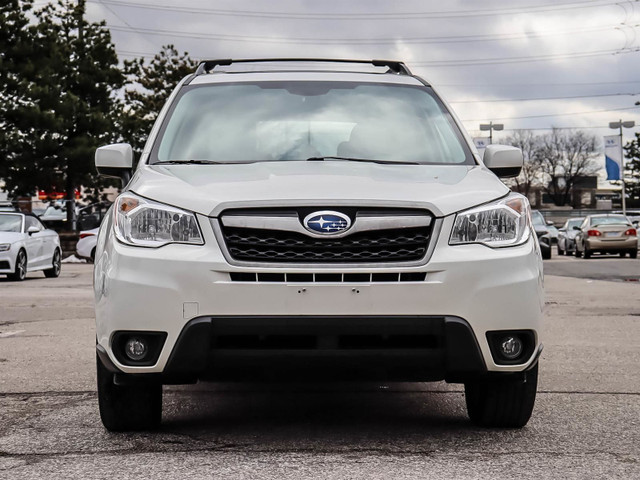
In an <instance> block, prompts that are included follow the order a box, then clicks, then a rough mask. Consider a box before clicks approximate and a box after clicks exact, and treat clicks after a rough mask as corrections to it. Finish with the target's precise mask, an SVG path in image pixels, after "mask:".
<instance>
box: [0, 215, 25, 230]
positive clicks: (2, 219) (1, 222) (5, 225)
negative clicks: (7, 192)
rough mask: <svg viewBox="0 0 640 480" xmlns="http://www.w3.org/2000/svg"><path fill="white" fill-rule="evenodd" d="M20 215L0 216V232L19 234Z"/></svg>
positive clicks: (20, 226) (20, 225)
mask: <svg viewBox="0 0 640 480" xmlns="http://www.w3.org/2000/svg"><path fill="white" fill-rule="evenodd" d="M21 231H22V215H0V232H21Z"/></svg>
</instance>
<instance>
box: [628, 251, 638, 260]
mask: <svg viewBox="0 0 640 480" xmlns="http://www.w3.org/2000/svg"><path fill="white" fill-rule="evenodd" d="M629 256H630V257H631V258H638V250H636V249H633V250H629Z"/></svg>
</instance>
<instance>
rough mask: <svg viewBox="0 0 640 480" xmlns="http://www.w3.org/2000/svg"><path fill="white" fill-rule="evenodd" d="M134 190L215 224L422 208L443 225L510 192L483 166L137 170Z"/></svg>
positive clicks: (311, 165)
mask: <svg viewBox="0 0 640 480" xmlns="http://www.w3.org/2000/svg"><path fill="white" fill-rule="evenodd" d="M327 185H330V188H327ZM128 188H129V189H130V190H131V191H133V192H135V193H137V194H139V195H141V196H143V197H145V198H149V199H152V200H157V201H161V202H162V203H166V204H169V205H172V206H175V207H179V208H183V209H186V210H189V211H192V212H196V213H200V214H202V215H207V216H213V217H215V216H216V215H217V214H218V213H219V212H220V211H221V210H223V209H224V208H227V207H229V206H231V205H233V206H234V207H241V206H244V205H247V206H256V205H260V206H270V205H322V204H326V203H327V202H331V203H332V204H333V205H340V204H344V205H369V206H405V207H421V208H426V209H428V210H430V211H431V212H433V213H434V214H435V215H436V216H437V217H442V216H445V215H450V214H452V213H455V212H458V211H461V210H465V209H467V208H470V207H473V206H476V205H479V204H482V203H487V202H490V201H492V200H495V199H497V198H500V197H503V196H505V195H506V194H507V193H508V192H509V189H508V188H507V187H506V186H505V185H504V184H503V183H502V182H501V181H500V180H499V179H498V178H497V177H496V176H495V175H494V174H493V173H491V172H490V171H489V170H487V169H486V168H484V167H482V166H475V167H474V166H468V165H462V166H457V165H444V166H433V165H400V166H394V165H378V164H371V163H356V162H342V161H325V162H293V161H289V162H260V163H250V164H238V165H162V166H161V165H158V166H153V165H147V166H144V167H141V168H140V169H138V171H137V172H136V174H135V176H134V178H133V179H132V180H131V183H130V184H129V186H128Z"/></svg>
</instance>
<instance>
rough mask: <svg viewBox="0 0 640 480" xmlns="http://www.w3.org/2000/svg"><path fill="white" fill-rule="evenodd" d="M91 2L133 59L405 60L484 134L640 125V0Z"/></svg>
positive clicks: (603, 130)
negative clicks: (498, 126)
mask: <svg viewBox="0 0 640 480" xmlns="http://www.w3.org/2000/svg"><path fill="white" fill-rule="evenodd" d="M38 3H41V2H36V4H38ZM87 8H88V17H89V19H90V20H93V21H97V20H102V19H104V20H106V22H107V24H108V26H109V28H110V29H111V32H112V34H113V40H114V43H115V45H116V49H117V51H118V53H119V55H120V56H121V57H122V58H131V57H132V56H152V55H153V54H154V53H156V52H158V51H159V50H160V48H161V46H162V45H165V44H168V43H173V44H174V45H175V46H176V47H177V48H178V49H179V50H180V51H181V52H182V51H187V52H189V54H190V55H191V56H192V57H194V58H198V59H202V58H241V57H245V58H247V57H267V56H268V57H291V56H294V57H296V56H297V57H336V58H391V59H398V60H403V61H405V62H406V63H407V65H408V66H409V67H410V68H411V70H412V71H413V72H415V73H417V74H419V75H421V76H423V77H424V78H426V79H427V80H428V81H430V82H431V83H432V84H433V85H434V86H435V87H436V88H438V89H439V91H440V92H441V94H442V95H443V96H444V98H445V99H446V100H447V101H448V102H450V104H451V105H452V106H453V108H454V109H455V110H456V112H457V113H458V115H459V117H460V118H461V119H462V120H463V121H464V123H465V126H466V127H467V129H468V130H469V131H470V133H471V134H472V135H474V136H475V135H478V134H480V132H478V125H479V124H480V123H481V122H482V123H485V122H488V121H491V120H492V121H494V122H499V123H503V124H504V126H505V131H504V132H499V133H497V134H496V139H497V140H499V139H500V137H501V136H504V135H508V134H510V133H512V131H511V129H522V128H531V129H549V128H550V127H552V126H556V127H566V128H570V127H571V128H584V129H588V131H589V132H591V133H594V134H596V135H598V136H600V135H607V134H612V133H615V132H614V131H612V130H609V129H608V128H607V125H608V123H609V122H611V121H617V120H618V119H623V120H635V122H636V124H640V107H639V106H635V102H637V101H640V38H638V35H639V33H640V32H639V31H638V24H640V2H638V1H637V0H634V1H610V0H582V1H576V0H513V1H509V2H505V1H504V0H483V1H471V0H467V1H463V0H450V1H446V2H445V1H443V0H396V1H391V0H386V1H385V0H349V1H347V0H323V1H318V0H297V1H296V0H268V1H267V0H265V1H257V0H254V1H251V0H210V1H207V0H182V1H171V0H88V3H87ZM636 131H640V130H638V128H637V127H636V128H634V129H629V130H626V131H625V137H626V138H631V136H632V134H633V132H636ZM540 133H542V132H540ZM495 141H496V140H494V142H495Z"/></svg>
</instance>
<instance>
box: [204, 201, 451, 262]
mask: <svg viewBox="0 0 640 480" xmlns="http://www.w3.org/2000/svg"><path fill="white" fill-rule="evenodd" d="M261 207H263V206H256V207H253V206H252V205H250V204H241V205H237V206H235V205H234V207H230V206H229V207H228V208H227V210H226V212H229V211H231V210H230V208H236V209H242V210H244V209H251V208H261ZM318 207H319V208H318V209H321V208H322V207H325V205H321V206H320V205H318ZM347 207H348V206H347V205H344V206H343V205H339V206H338V205H336V206H335V207H333V208H335V209H336V210H340V209H341V208H347ZM352 207H354V208H372V207H371V206H367V205H352ZM271 208H283V209H285V208H287V209H295V208H296V207H293V206H289V205H287V206H284V205H283V206H280V207H278V206H275V205H271ZM373 208H384V207H382V206H380V205H375V206H374V207H373ZM391 208H400V209H412V210H415V211H418V212H421V211H424V212H426V213H427V214H429V211H428V210H423V209H422V208H420V207H418V206H415V205H408V206H404V205H402V204H397V203H396V204H393V205H392V206H391ZM224 213H225V212H222V213H221V214H220V217H222V216H224ZM209 221H210V224H211V227H212V230H213V233H214V235H215V238H216V241H217V242H218V246H219V247H220V250H221V252H222V254H223V256H224V258H225V259H226V261H227V263H228V264H229V265H233V266H237V267H246V268H252V269H255V268H276V269H283V268H286V267H288V268H295V269H296V270H297V269H312V270H320V271H321V270H334V271H335V270H340V271H342V272H345V273H350V272H352V273H358V272H360V271H362V269H373V270H376V271H380V270H382V269H389V268H407V267H419V266H422V265H426V264H427V263H428V262H429V260H430V259H431V256H432V255H433V251H434V250H435V247H436V243H437V241H438V239H439V237H440V234H441V231H442V225H443V223H444V218H438V217H432V222H431V227H429V228H430V229H431V235H430V241H429V243H428V247H427V252H426V254H425V256H424V257H423V258H422V259H420V260H416V261H405V262H397V261H389V262H362V263H337V262H336V263H326V264H323V263H313V262H301V263H290V264H286V263H281V262H268V261H244V260H237V259H234V258H233V257H232V256H231V254H230V253H229V250H228V248H227V245H226V242H225V239H224V235H223V233H222V228H223V226H222V223H221V221H220V218H219V217H209Z"/></svg>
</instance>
